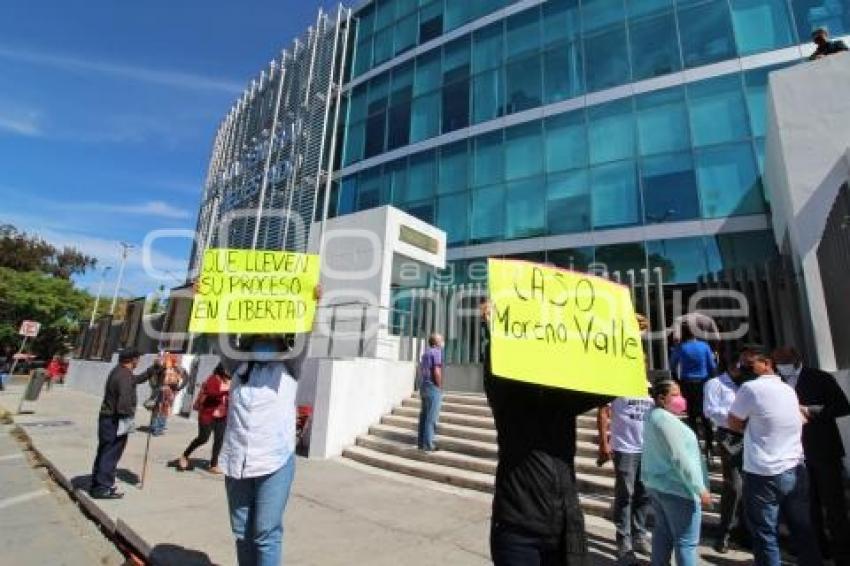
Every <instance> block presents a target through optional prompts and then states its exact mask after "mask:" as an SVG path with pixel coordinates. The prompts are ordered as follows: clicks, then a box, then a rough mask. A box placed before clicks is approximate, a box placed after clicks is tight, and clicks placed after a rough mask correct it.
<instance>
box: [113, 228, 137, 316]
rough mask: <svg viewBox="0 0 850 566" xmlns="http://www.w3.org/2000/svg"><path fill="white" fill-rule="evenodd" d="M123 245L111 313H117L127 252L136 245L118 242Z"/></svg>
mask: <svg viewBox="0 0 850 566" xmlns="http://www.w3.org/2000/svg"><path fill="white" fill-rule="evenodd" d="M118 243H119V244H120V245H121V267H119V268H118V280H117V281H115V292H114V293H113V294H112V306H111V307H109V314H115V306H116V305H117V304H118V290H119V289H120V288H121V282H122V279H123V278H124V265H125V264H126V263H127V254H129V253H130V249H132V248H133V247H134V246H133V244H128V243H127V242H118Z"/></svg>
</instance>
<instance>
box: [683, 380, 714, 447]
mask: <svg viewBox="0 0 850 566" xmlns="http://www.w3.org/2000/svg"><path fill="white" fill-rule="evenodd" d="M705 382H706V379H702V380H685V379H683V380H682V381H681V382H680V387H681V389H682V396H683V397H684V398H685V400H686V401H687V402H688V426H689V427H691V430H693V431H694V433H695V434H696V435H697V437H698V438H703V439H705V451H706V454H710V453H711V449H712V445H713V444H714V433H713V432H712V430H711V423H709V422H708V419H707V418H705V415H704V414H703V412H702V401H703V396H704V395H703V391H704V390H705ZM700 429H702V433H700Z"/></svg>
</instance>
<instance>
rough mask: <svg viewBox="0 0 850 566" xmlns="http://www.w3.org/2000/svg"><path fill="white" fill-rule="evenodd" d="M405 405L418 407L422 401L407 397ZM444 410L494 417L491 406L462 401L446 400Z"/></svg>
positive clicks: (403, 404) (403, 403)
mask: <svg viewBox="0 0 850 566" xmlns="http://www.w3.org/2000/svg"><path fill="white" fill-rule="evenodd" d="M401 404H402V406H403V407H416V408H417V409H418V408H419V406H420V401H419V399H418V398H411V399H405V400H404V401H402V402H401ZM442 410H444V411H447V412H450V413H458V414H461V415H476V416H480V417H492V416H493V414H492V413H491V412H490V407H488V406H486V405H465V404H461V403H449V402H445V403H443V404H442Z"/></svg>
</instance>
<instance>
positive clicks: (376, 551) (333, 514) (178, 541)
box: [0, 387, 748, 566]
mask: <svg viewBox="0 0 850 566" xmlns="http://www.w3.org/2000/svg"><path fill="white" fill-rule="evenodd" d="M20 391H21V388H20V387H13V388H11V389H10V390H9V391H7V392H5V393H0V406H2V407H5V408H7V409H10V408H11V409H14V408H15V407H17V401H18V399H19V395H20ZM98 406H99V399H98V398H96V397H94V396H92V395H88V394H85V393H80V392H76V391H69V390H65V389H62V388H54V389H53V391H50V392H45V393H43V394H42V399H41V400H39V401H38V402H37V403H32V404H27V405H26V406H25V409H30V410H32V411H33V412H32V413H31V414H24V415H19V416H16V417H15V420H16V422H17V423H18V424H19V425H20V426H21V428H22V429H23V430H24V431H25V432H26V434H27V435H28V436H29V437H30V438H31V439H32V442H33V445H34V446H35V448H36V449H37V450H38V451H39V452H40V453H41V454H42V455H43V456H44V458H45V459H46V460H48V461H49V462H50V463H51V464H52V465H53V466H55V467H56V468H57V469H58V470H59V471H60V474H61V475H62V476H64V477H65V479H66V480H67V481H68V482H69V483H72V484H73V485H74V486H77V487H84V486H85V485H87V482H88V473H89V469H90V467H91V461H92V457H93V454H94V450H95V415H96V413H97V409H98ZM146 418H147V413H146V412H142V411H140V412H139V413H138V414H137V422H140V423H141V422H144V419H146ZM195 431H196V425H195V423H194V422H193V421H190V420H186V419H183V418H180V417H174V418H172V419H171V420H170V421H169V430H168V432H167V434H166V435H165V436H163V437H160V438H155V439H154V440H153V444H152V450H151V466H150V469H149V473H148V477H147V479H146V482H145V483H146V485H145V486H144V489H141V490H140V489H139V488H138V479H139V478H138V476H139V475H140V474H141V466H142V455H143V450H144V443H145V436H144V435H143V434H135V435H133V437H132V438H131V439H130V442H129V444H128V448H127V451H126V453H125V455H124V458H123V459H122V461H121V464H120V466H119V468H120V473H119V478H120V482H119V483H120V485H119V487H120V489H122V490H123V491H125V492H126V496H125V498H124V499H122V500H120V501H99V502H97V509H99V513H100V514H102V516H103V517H104V519H105V521H106V522H107V523H111V524H112V525H113V527H114V528H116V529H117V531H118V532H119V534H121V536H123V537H125V538H127V539H132V540H135V541H136V542H138V543H139V544H140V546H141V547H143V551H145V552H146V553H147V554H148V555H149V556H150V557H151V559H152V560H153V561H155V562H156V563H158V564H180V565H181V566H182V565H187V564H188V565H191V564H211V563H214V564H233V563H234V562H235V556H234V552H233V543H232V538H231V534H230V529H229V524H228V519H227V508H226V502H225V497H224V487H223V480H222V478H220V477H216V476H211V475H209V474H207V473H206V472H204V471H202V470H201V469H200V467H199V468H198V469H196V470H194V471H191V472H186V473H178V472H176V471H174V469H173V468H169V467H167V464H168V462H169V461H170V460H172V459H173V458H174V457H175V456H176V455H177V454H179V453H180V451H182V449H183V448H184V447H185V445H186V444H188V442H189V440H190V439H191V438H192V437H193V435H194V432H195ZM209 449H210V447H209V445H208V446H206V447H202V448H200V449H199V450H198V452H197V453H196V454H195V456H196V457H197V458H198V459H199V460H198V463H199V464H200V463H201V461H200V459H203V458H208V457H209ZM10 452H11V451H10V450H4V451H2V452H0V454H6V453H10ZM8 464H9V463H2V465H8ZM38 489H44V488H43V487H32V486H24V487H19V488H17V491H15V492H14V493H12V492H10V493H9V494H8V495H5V494H4V496H3V497H4V498H5V497H9V496H10V495H11V496H13V495H18V494H22V493H24V494H25V493H32V492H37V491H38ZM4 493H5V492H4ZM77 493H78V496H79V497H81V498H83V500H85V495H84V494H82V493H81V492H79V491H78V492H77ZM34 497H42V496H34ZM44 497H45V498H46V496H44ZM45 500H46V499H45ZM32 507H33V506H32V505H27V504H26V503H22V504H21V505H20V510H25V509H26V510H27V513H25V514H26V515H27V522H28V524H32V523H42V522H44V520H45V519H44V518H42V517H41V515H40V513H42V512H44V510H43V509H39V510H38V512H37V513H38V514H36V512H35V511H33V514H34V515H35V516H31V514H30V512H29V510H30V509H31V508H32ZM72 510H73V509H72ZM4 514H5V513H4ZM489 517H490V496H489V495H486V494H482V493H478V492H470V491H467V490H458V489H455V488H451V487H447V486H444V485H442V484H437V483H434V482H430V481H425V480H419V479H415V478H409V477H401V476H398V475H395V474H389V473H386V472H381V471H377V470H375V469H373V468H369V467H365V466H361V465H359V464H356V463H353V462H350V461H348V460H345V459H333V460H325V461H318V460H312V461H311V460H306V459H299V461H298V464H297V472H296V478H295V484H294V486H293V492H292V496H291V499H290V503H289V507H288V508H287V512H286V521H285V527H286V534H285V554H286V563H287V564H290V565H293V564H294V565H322V566H325V565H350V564H370V565H387V566H389V565H397V564H405V565H408V566H415V565H420V564H421V565H423V566H424V565H428V566H431V565H433V564H451V565H454V564H459V565H473V566H474V565H478V564H481V565H484V564H489V563H490V561H489V550H488V543H487V541H488V531H489ZM78 520H79V521H80V522H82V521H84V520H83V519H82V516H79V518H78ZM588 530H589V532H590V537H591V548H592V551H593V556H594V558H595V560H594V564H599V565H613V564H614V560H613V558H612V553H613V539H614V531H613V528H612V525H611V523H610V522H608V521H606V520H603V519H598V518H593V517H588ZM7 532H8V528H4V531H3V535H0V537H4V538H3V540H6V536H5V535H6V533H7ZM66 539H68V537H67V536H64V535H63V536H57V537H56V540H58V541H63V542H64V541H65V540H66ZM55 544H56V543H54V546H51V544H50V543H49V542H45V543H44V546H43V548H42V549H41V550H40V552H41V554H40V556H42V557H45V556H59V555H60V554H58V553H59V550H58V548H57V547H56V546H55ZM62 548H63V550H62V554H61V556H64V557H68V558H70V556H71V554H70V552H65V551H64V548H65V547H64V545H63V546H62ZM703 550H705V549H703ZM703 561H704V563H706V564H723V565H733V564H746V563H748V557H747V556H745V555H741V554H730V555H727V556H725V557H722V558H721V557H718V556H712V555H711V554H710V552H708V551H706V552H705V553H704V554H703ZM39 563H45V562H43V561H41V562H39ZM66 563H67V564H72V563H73V564H77V563H80V564H82V563H85V562H66ZM88 563H92V562H91V561H89V562H88Z"/></svg>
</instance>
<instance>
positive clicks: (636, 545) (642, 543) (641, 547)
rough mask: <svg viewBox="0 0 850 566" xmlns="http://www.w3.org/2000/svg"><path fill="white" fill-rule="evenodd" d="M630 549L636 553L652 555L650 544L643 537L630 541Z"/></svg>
mask: <svg viewBox="0 0 850 566" xmlns="http://www.w3.org/2000/svg"><path fill="white" fill-rule="evenodd" d="M632 549H633V550H634V551H635V552H636V553H638V554H642V555H644V556H652V546H650V544H649V543H648V542H647V540H646V539H645V538H636V539H635V540H634V541H632Z"/></svg>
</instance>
